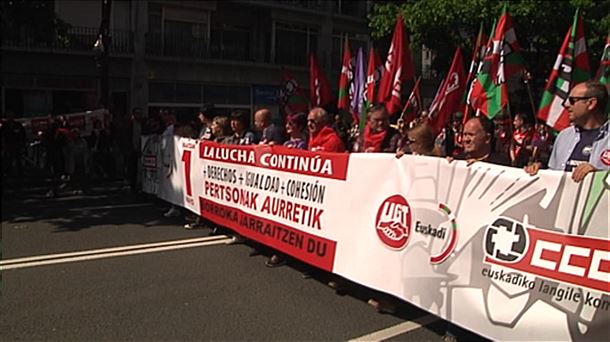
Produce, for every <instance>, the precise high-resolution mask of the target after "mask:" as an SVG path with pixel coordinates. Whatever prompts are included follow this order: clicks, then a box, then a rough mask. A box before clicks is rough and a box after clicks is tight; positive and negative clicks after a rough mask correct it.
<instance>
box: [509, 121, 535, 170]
mask: <svg viewBox="0 0 610 342" xmlns="http://www.w3.org/2000/svg"><path fill="white" fill-rule="evenodd" d="M527 119H528V118H527V116H526V115H525V114H523V113H517V114H515V118H514V120H513V128H514V130H513V136H512V139H511V143H510V150H509V153H510V161H511V165H512V166H516V167H519V168H522V167H524V166H525V165H527V163H528V162H529V161H530V157H531V156H532V150H533V147H532V140H533V138H534V130H533V129H532V127H531V125H530V124H529V122H528V120H527Z"/></svg>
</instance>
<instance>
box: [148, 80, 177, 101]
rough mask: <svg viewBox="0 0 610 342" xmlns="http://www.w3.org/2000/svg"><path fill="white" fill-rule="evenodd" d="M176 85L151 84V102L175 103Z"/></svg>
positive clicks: (149, 88) (149, 92)
mask: <svg viewBox="0 0 610 342" xmlns="http://www.w3.org/2000/svg"><path fill="white" fill-rule="evenodd" d="M174 87H175V86H174V83H166V82H150V83H149V85H148V97H149V101H150V102H157V103H159V102H161V103H167V102H174V98H175V97H174V90H175V89H174Z"/></svg>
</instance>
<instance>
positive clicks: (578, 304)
mask: <svg viewBox="0 0 610 342" xmlns="http://www.w3.org/2000/svg"><path fill="white" fill-rule="evenodd" d="M158 151H159V153H161V152H160V151H161V149H158ZM166 151H167V150H166ZM173 152H174V157H173V158H171V163H172V165H171V170H173V171H172V172H163V173H162V174H161V175H159V178H160V179H162V178H165V180H161V181H159V182H158V186H159V189H158V191H157V194H158V195H159V196H160V197H161V198H164V199H166V200H168V201H170V202H172V203H175V204H178V205H181V206H184V207H186V208H188V209H190V210H192V211H194V212H197V213H200V214H201V215H202V216H204V217H206V218H207V219H209V220H211V221H214V222H216V223H218V224H221V225H224V226H226V227H228V228H230V229H233V230H235V231H236V232H238V233H240V234H242V235H244V236H245V237H247V238H250V239H254V240H257V241H260V242H262V243H264V244H266V245H269V246H271V247H273V248H275V249H278V250H280V251H282V252H284V253H287V254H290V255H292V256H294V257H296V258H298V259H300V260H303V261H305V262H307V263H310V264H312V265H314V266H317V267H319V268H321V269H324V270H327V271H331V272H333V273H336V274H339V275H341V276H344V277H346V278H348V279H351V280H353V281H355V282H358V283H360V284H363V285H365V286H369V287H372V288H375V289H378V290H380V291H384V292H387V293H390V294H393V295H395V296H397V297H399V298H402V299H404V300H405V301H407V302H409V303H412V304H414V305H417V306H419V307H421V308H422V309H425V310H427V311H429V312H431V313H433V314H435V315H438V316H440V317H443V318H445V319H447V320H449V321H452V322H454V323H455V324H458V325H460V326H463V327H465V328H468V329H470V330H473V331H475V332H477V333H479V334H481V335H484V336H487V337H489V338H492V339H495V340H513V341H514V340H603V339H606V337H607V335H608V328H607V327H608V325H609V323H610V318H609V315H608V310H609V306H610V298H609V292H610V290H609V284H610V243H609V229H608V203H609V202H608V201H609V195H608V193H609V191H608V190H609V189H610V173H609V172H598V173H595V174H593V175H591V176H588V177H587V178H586V179H585V180H584V181H583V182H581V183H578V184H577V183H574V182H573V181H572V180H571V179H570V174H568V173H562V172H554V171H542V172H540V174H539V175H537V176H534V177H531V176H529V175H527V174H525V172H523V170H521V169H515V168H506V167H501V166H495V165H491V164H487V163H475V164H473V165H471V166H469V167H467V166H466V164H465V163H464V162H460V161H454V162H453V163H448V162H447V161H446V160H445V159H442V158H433V157H419V156H404V157H403V158H401V159H396V158H395V157H394V156H393V155H391V154H369V153H363V154H331V153H322V154H314V153H310V152H306V151H298V150H293V149H287V148H283V147H269V146H254V147H249V146H248V147H244V146H228V145H218V144H215V143H209V142H206V143H203V142H199V141H195V140H190V139H178V138H176V140H175V144H174V146H173ZM166 159H167V158H166Z"/></svg>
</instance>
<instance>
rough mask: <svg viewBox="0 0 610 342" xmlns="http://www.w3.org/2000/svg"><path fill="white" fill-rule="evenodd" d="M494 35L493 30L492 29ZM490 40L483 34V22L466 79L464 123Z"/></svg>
mask: <svg viewBox="0 0 610 342" xmlns="http://www.w3.org/2000/svg"><path fill="white" fill-rule="evenodd" d="M495 27H496V23H495V22H494V24H493V28H494V29H495ZM492 34H493V29H492ZM488 39H489V38H488V37H487V35H486V34H485V33H483V22H481V25H480V26H479V34H477V37H476V38H475V42H474V44H473V48H472V59H471V61H470V69H469V70H468V77H467V78H466V89H468V91H467V92H464V98H465V101H466V106H465V107H464V119H463V120H464V121H463V122H464V123H466V121H467V120H468V116H469V112H470V93H471V91H472V82H473V80H474V78H475V77H476V75H477V73H478V72H479V67H480V66H481V61H482V60H483V56H485V46H486V44H487V40H488Z"/></svg>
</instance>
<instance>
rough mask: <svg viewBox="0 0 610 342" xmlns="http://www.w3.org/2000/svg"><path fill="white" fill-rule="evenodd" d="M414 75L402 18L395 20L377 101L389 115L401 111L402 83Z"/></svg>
mask: <svg viewBox="0 0 610 342" xmlns="http://www.w3.org/2000/svg"><path fill="white" fill-rule="evenodd" d="M413 75H414V67H413V60H412V59H411V51H410V50H409V44H408V42H406V41H405V34H404V25H403V22H402V16H400V15H399V16H398V18H397V19H396V26H395V27H394V36H393V37H392V44H390V50H389V51H388V57H387V59H386V62H385V65H384V69H383V74H382V75H381V83H380V84H379V94H378V96H377V100H378V101H379V102H384V103H385V106H386V109H387V110H388V112H389V113H390V114H395V113H397V112H398V111H399V110H400V109H401V105H400V102H401V101H400V100H401V99H400V96H401V94H400V93H401V86H402V82H404V80H406V79H408V78H412V77H413Z"/></svg>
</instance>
